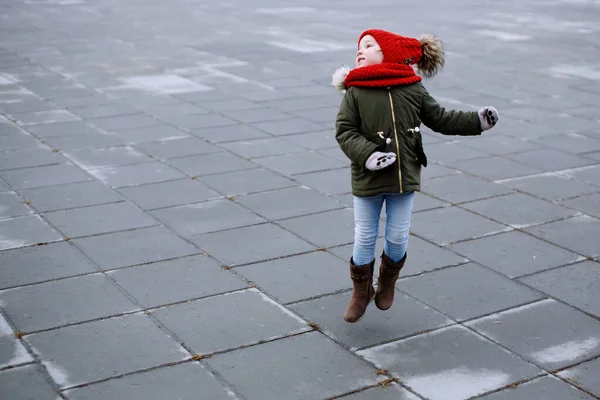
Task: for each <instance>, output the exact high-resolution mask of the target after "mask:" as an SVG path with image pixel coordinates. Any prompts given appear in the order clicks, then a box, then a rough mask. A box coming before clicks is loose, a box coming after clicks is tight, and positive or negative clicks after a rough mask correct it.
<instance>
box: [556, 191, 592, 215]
mask: <svg viewBox="0 0 600 400" xmlns="http://www.w3.org/2000/svg"><path fill="white" fill-rule="evenodd" d="M561 204H563V205H565V206H567V207H570V208H574V209H576V210H578V211H581V212H583V213H586V214H588V215H591V216H593V217H596V218H600V193H595V194H590V195H587V196H581V197H576V198H574V199H570V200H564V201H562V202H561Z"/></svg>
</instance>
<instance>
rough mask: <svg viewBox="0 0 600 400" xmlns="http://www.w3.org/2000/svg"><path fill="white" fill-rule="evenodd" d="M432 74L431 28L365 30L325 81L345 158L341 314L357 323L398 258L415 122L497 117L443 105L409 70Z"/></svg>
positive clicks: (416, 176) (415, 160)
mask: <svg viewBox="0 0 600 400" xmlns="http://www.w3.org/2000/svg"><path fill="white" fill-rule="evenodd" d="M412 65H416V66H417V68H418V70H419V72H420V73H421V75H423V76H425V77H428V78H429V77H432V76H434V75H435V74H436V73H437V72H438V71H439V70H440V69H441V68H442V66H443V65H444V51H443V47H442V43H441V42H440V41H439V40H438V39H437V38H436V37H434V36H432V35H423V36H421V37H420V38H419V39H413V38H408V37H403V36H399V35H396V34H394V33H391V32H387V31H383V30H379V29H371V30H367V31H365V32H363V33H362V35H360V38H359V40H358V53H357V56H356V68H355V69H353V70H349V69H348V68H347V67H342V68H340V69H338V70H337V71H336V72H335V73H334V74H333V81H332V83H333V85H334V86H335V87H336V89H338V90H343V91H345V94H344V97H343V99H342V103H341V105H340V110H339V113H338V116H337V120H336V139H337V141H338V143H339V145H340V147H341V149H342V151H343V152H344V153H345V154H346V156H347V157H348V158H349V159H350V160H351V162H352V163H351V171H352V194H353V195H354V224H355V235H354V249H353V254H352V258H351V259H350V277H351V279H352V281H353V290H352V297H351V299H350V302H349V304H348V307H347V309H346V312H345V313H344V319H345V320H346V321H347V322H357V321H358V320H359V319H360V318H361V317H362V316H363V314H364V313H365V310H366V308H367V305H368V304H369V303H370V301H371V300H372V299H373V297H375V305H376V306H377V308H379V309H381V310H387V309H388V308H390V307H391V306H392V302H393V300H394V288H395V284H396V280H397V279H398V275H399V273H400V270H401V269H402V267H403V266H404V262H405V261H406V248H407V244H408V234H409V228H410V218H411V214H412V208H413V198H414V192H415V191H418V190H420V180H421V166H423V167H426V166H427V157H426V156H425V152H424V151H423V143H422V141H421V133H420V132H419V126H420V125H421V123H423V124H425V125H426V126H427V127H429V128H430V129H432V130H433V131H436V132H439V133H442V134H444V135H480V134H481V132H482V131H484V130H487V129H490V128H492V127H493V126H494V125H495V124H496V122H497V121H498V112H497V111H496V109H495V108H493V107H486V108H482V109H481V110H479V111H478V112H474V111H473V112H463V111H446V110H445V109H444V108H443V107H441V106H440V105H439V104H438V103H437V102H436V100H435V99H434V98H433V97H431V96H430V95H429V93H428V92H427V90H426V89H425V87H424V86H423V85H422V84H421V77H420V76H419V75H416V74H415V71H414V69H413V67H412ZM384 201H385V203H386V212H387V221H386V227H385V245H384V250H383V254H382V255H381V266H380V268H379V279H378V281H377V291H375V289H373V269H374V265H375V242H376V240H377V235H378V228H379V216H380V212H381V208H382V206H383V202H384Z"/></svg>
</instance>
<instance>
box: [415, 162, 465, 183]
mask: <svg viewBox="0 0 600 400" xmlns="http://www.w3.org/2000/svg"><path fill="white" fill-rule="evenodd" d="M455 174H460V171H457V170H456V169H453V168H448V167H445V166H443V165H439V164H434V163H429V164H427V168H423V169H421V179H422V181H423V182H426V181H427V180H428V179H433V178H438V177H441V176H450V175H455Z"/></svg>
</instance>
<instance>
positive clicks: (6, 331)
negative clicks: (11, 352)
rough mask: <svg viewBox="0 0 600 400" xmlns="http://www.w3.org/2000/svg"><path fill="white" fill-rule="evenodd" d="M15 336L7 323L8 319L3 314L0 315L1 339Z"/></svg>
mask: <svg viewBox="0 0 600 400" xmlns="http://www.w3.org/2000/svg"><path fill="white" fill-rule="evenodd" d="M13 334H14V332H13V330H12V328H11V327H10V325H9V324H8V322H6V318H4V316H3V315H2V314H0V337H2V336H12V335H13Z"/></svg>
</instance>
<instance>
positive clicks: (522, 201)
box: [461, 193, 577, 228]
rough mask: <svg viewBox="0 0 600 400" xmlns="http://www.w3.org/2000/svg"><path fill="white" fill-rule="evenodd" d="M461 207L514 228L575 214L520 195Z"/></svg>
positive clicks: (481, 201)
mask: <svg viewBox="0 0 600 400" xmlns="http://www.w3.org/2000/svg"><path fill="white" fill-rule="evenodd" d="M461 207H463V208H466V209H467V210H469V211H473V212H475V213H477V214H480V215H484V216H486V217H489V218H491V219H493V220H495V221H498V222H501V223H503V224H506V225H510V226H512V227H514V228H524V227H526V226H528V225H536V224H542V223H545V222H550V221H555V220H558V219H563V218H568V217H572V216H574V215H575V214H576V213H577V212H576V211H572V210H569V209H567V208H564V207H562V206H560V205H557V204H552V203H548V202H546V201H543V200H540V199H536V198H535V197H531V196H528V195H525V194H520V193H513V194H509V195H506V196H500V197H495V198H492V199H486V200H480V201H475V202H472V203H467V204H463V205H461Z"/></svg>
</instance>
